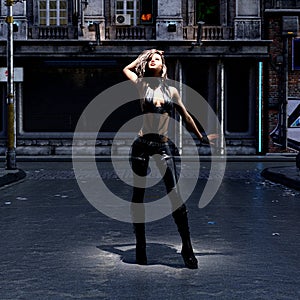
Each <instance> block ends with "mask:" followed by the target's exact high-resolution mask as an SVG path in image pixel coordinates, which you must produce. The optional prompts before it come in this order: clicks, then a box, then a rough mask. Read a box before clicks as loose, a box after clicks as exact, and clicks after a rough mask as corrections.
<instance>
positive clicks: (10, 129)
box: [6, 0, 22, 170]
mask: <svg viewBox="0 0 300 300" xmlns="http://www.w3.org/2000/svg"><path fill="white" fill-rule="evenodd" d="M17 2H22V0H6V6H7V16H6V23H7V47H6V51H7V56H6V58H7V151H6V169H7V170H14V169H16V168H17V166H16V117H15V93H14V62H13V32H14V30H13V27H14V25H13V23H14V18H13V11H12V10H13V9H12V8H13V4H14V3H17Z"/></svg>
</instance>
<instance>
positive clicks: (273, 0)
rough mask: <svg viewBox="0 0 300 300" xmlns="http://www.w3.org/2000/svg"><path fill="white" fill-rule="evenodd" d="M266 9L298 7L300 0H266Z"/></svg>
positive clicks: (299, 7)
mask: <svg viewBox="0 0 300 300" xmlns="http://www.w3.org/2000/svg"><path fill="white" fill-rule="evenodd" d="M265 8H266V9H295V8H298V9H300V0H266V2H265Z"/></svg>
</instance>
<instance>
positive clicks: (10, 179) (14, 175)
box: [0, 167, 26, 189]
mask: <svg viewBox="0 0 300 300" xmlns="http://www.w3.org/2000/svg"><path fill="white" fill-rule="evenodd" d="M25 177H26V173H25V172H24V171H23V170H21V169H16V170H6V169H5V168H4V167H1V168H0V189H1V188H3V187H6V186H9V185H11V184H14V183H17V182H19V181H21V180H23V179H25Z"/></svg>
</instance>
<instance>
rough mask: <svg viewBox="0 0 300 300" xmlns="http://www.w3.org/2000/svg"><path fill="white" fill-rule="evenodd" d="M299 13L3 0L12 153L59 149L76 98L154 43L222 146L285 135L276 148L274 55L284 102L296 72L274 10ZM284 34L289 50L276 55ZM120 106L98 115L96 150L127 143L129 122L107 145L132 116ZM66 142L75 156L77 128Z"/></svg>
mask: <svg viewBox="0 0 300 300" xmlns="http://www.w3.org/2000/svg"><path fill="white" fill-rule="evenodd" d="M287 3H288V4H287ZM0 9H1V10H0V50H1V51H0V61H1V65H0V67H3V68H1V70H2V71H1V72H2V73H3V74H0V75H1V76H0V78H2V79H1V82H0V84H1V90H2V102H1V106H0V112H1V114H0V153H1V154H4V153H5V149H6V140H7V120H6V119H7V117H6V116H7V107H6V98H7V92H6V85H7V83H6V77H5V74H4V73H5V70H6V69H5V68H6V66H7V55H6V52H7V39H8V37H7V36H8V35H7V7H6V5H5V2H2V3H1V8H0ZM299 12H300V1H260V0H185V1H183V0H172V1H171V0H86V1H79V0H27V1H23V2H17V3H15V4H14V5H13V16H14V27H13V28H14V48H13V52H14V67H15V83H14V89H15V110H16V114H15V116H16V120H15V123H16V124H15V127H16V152H17V154H18V155H70V154H71V153H72V138H73V132H74V130H75V128H76V124H77V121H78V119H79V117H80V115H81V114H82V112H83V110H84V109H85V107H86V106H87V105H88V104H89V103H90V102H91V101H92V100H93V99H94V98H95V97H96V96H97V95H99V94H101V93H102V92H103V91H105V90H106V89H108V88H110V87H112V86H114V85H116V84H118V83H121V82H123V81H124V80H126V78H125V77H124V75H123V73H122V69H123V67H124V66H125V65H126V64H128V63H129V62H130V61H132V60H133V59H134V58H136V57H137V55H138V54H139V53H140V52H141V51H142V50H144V49H151V48H158V49H161V50H163V51H164V52H165V56H166V58H167V64H168V76H169V78H171V79H174V80H176V81H177V82H179V83H183V84H184V85H186V86H188V87H191V88H192V89H193V90H195V91H196V92H197V93H199V94H200V95H201V96H203V97H204V98H205V99H206V101H207V103H209V105H210V106H211V108H212V109H213V110H214V112H215V114H216V116H218V118H219V121H220V124H221V127H222V132H223V134H224V137H225V142H226V151H227V154H229V155H255V154H264V153H268V152H278V151H289V147H290V146H291V143H288V144H289V145H288V146H289V147H288V148H284V147H283V146H282V132H283V130H281V131H280V132H279V131H278V128H280V129H282V128H283V124H285V123H284V122H283V123H282V122H281V124H279V123H280V122H278V120H279V119H280V118H281V117H282V115H280V112H281V110H282V103H283V102H284V101H283V99H284V98H283V94H284V93H283V91H282V85H281V87H280V82H281V80H282V78H283V77H282V76H283V73H284V72H285V73H284V74H286V70H284V68H283V67H282V66H280V65H279V64H280V62H281V63H282V62H284V60H285V59H288V60H289V68H288V76H289V77H288V83H289V86H288V93H289V94H288V96H289V97H290V98H291V99H294V100H296V99H297V97H298V90H299V80H298V78H297V74H298V73H297V72H298V70H296V67H293V66H294V64H293V66H292V60H293V61H294V56H293V57H292V50H293V49H295V47H294V46H293V45H294V44H295V45H296V44H297V43H294V42H293V41H294V40H296V39H297V35H298V32H295V30H297V29H295V30H294V31H293V32H294V33H293V34H289V33H288V34H287V35H284V34H283V29H284V28H283V20H284V17H291V16H292V17H296V19H297V18H298V15H299ZM296 19H295V18H291V19H290V22H289V24H290V25H289V26H291V27H293V26H294V27H295V26H296V25H297V24H296ZM289 26H287V28H286V29H287V30H289V29H290V28H289ZM296 27H297V26H296ZM285 36H287V37H286V38H285ZM285 40H286V41H287V43H288V51H289V55H285V54H284V53H283V50H284V41H285ZM299 65H300V64H299ZM19 73H20V74H19ZM18 74H19V75H18ZM108 101H109V100H108ZM183 101H185V102H188V101H189V100H188V99H186V98H183ZM296 102H297V101H296ZM296 102H295V103H296ZM297 103H298V102H297ZM295 105H296V104H295ZM296 106H297V105H296ZM104 108H105V104H103V109H104ZM294 110H295V109H294ZM131 112H132V107H124V108H120V109H118V110H116V111H115V112H114V113H113V114H112V116H111V117H110V118H109V119H108V120H106V121H105V123H104V124H103V127H102V128H101V132H100V133H99V135H98V139H97V143H96V155H108V154H115V155H121V154H123V153H124V152H126V151H128V148H129V147H130V145H131V142H132V134H133V133H132V132H128V134H126V133H125V134H123V136H122V139H121V140H119V141H118V142H117V143H116V144H114V147H113V149H112V147H111V145H112V144H113V139H114V136H115V133H116V132H117V131H118V129H119V128H120V127H121V126H122V124H123V123H124V122H126V121H128V120H129V119H130V118H131V117H133V115H132V114H131ZM296 114H297V112H296V113H294V115H296ZM294 119H295V120H294ZM290 121H291V120H290ZM295 121H297V118H295V116H293V122H294V123H295ZM287 123H288V122H287ZM296 123H297V122H296ZM296 123H295V124H296ZM278 124H279V125H278ZM288 124H289V123H288ZM287 126H288V125H287ZM298 126H299V125H298ZM295 128H297V126H296V127H295ZM177 131H178V129H176V128H174V136H175V137H176V138H180V139H181V142H182V141H183V142H182V143H181V145H182V149H181V151H182V153H183V154H187V155H188V154H195V149H194V148H191V147H189V145H188V143H185V142H184V140H185V132H183V133H178V132H177ZM271 133H273V134H271ZM178 134H179V135H180V136H179V137H178ZM296 134H297V133H296ZM283 137H284V135H283ZM287 138H288V136H287ZM294 144H297V138H296V139H295V142H294ZM294 144H293V145H292V146H293V147H295V145H294ZM77 146H78V149H81V151H82V153H83V154H84V153H85V152H88V151H89V148H90V146H91V145H90V140H89V137H88V134H87V135H86V137H85V138H83V139H82V141H81V142H80V143H78V145H77ZM221 146H222V145H221ZM221 146H220V149H221V148H222V147H221ZM296 146H297V145H296ZM78 151H80V150H78ZM206 151H207V150H206V148H205V147H199V149H197V153H198V152H200V153H203V154H206ZM220 151H222V149H221V150H220Z"/></svg>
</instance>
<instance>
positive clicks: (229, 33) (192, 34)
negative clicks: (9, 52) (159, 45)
mask: <svg viewBox="0 0 300 300" xmlns="http://www.w3.org/2000/svg"><path fill="white" fill-rule="evenodd" d="M197 30H198V27H197V26H185V27H183V39H184V40H196V39H197ZM28 38H29V39H46V40H68V39H77V38H78V32H77V28H75V27H74V26H31V27H29V28H28ZM155 38H156V36H155V27H154V26H107V27H106V28H105V39H106V40H123V41H125V40H155ZM201 39H202V40H204V41H205V40H212V41H216V40H233V39H234V29H233V27H228V26H203V27H202V37H201Z"/></svg>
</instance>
